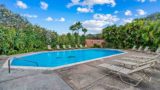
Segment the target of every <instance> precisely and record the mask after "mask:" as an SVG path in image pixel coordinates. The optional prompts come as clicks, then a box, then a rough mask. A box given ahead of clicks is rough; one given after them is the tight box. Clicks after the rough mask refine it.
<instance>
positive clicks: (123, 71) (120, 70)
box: [99, 63, 152, 86]
mask: <svg viewBox="0 0 160 90" xmlns="http://www.w3.org/2000/svg"><path fill="white" fill-rule="evenodd" d="M151 66H152V65H151V64H146V65H143V66H140V67H136V68H134V69H128V68H124V67H119V66H116V65H111V64H107V63H105V64H100V65H99V67H102V68H104V69H108V70H110V71H112V73H115V74H117V75H118V76H119V77H120V79H121V81H122V82H124V83H126V84H130V85H133V86H137V85H139V84H140V83H141V82H142V81H143V80H144V79H145V78H146V77H147V76H148V75H146V73H143V74H144V75H143V76H141V75H138V76H139V77H137V76H136V78H137V79H138V81H137V82H136V83H135V84H133V83H130V82H127V81H125V80H124V79H123V78H122V76H126V77H128V78H130V79H132V80H136V79H135V78H133V77H132V75H133V74H135V73H137V72H139V71H144V70H145V69H147V68H150V67H151ZM149 80H150V78H149Z"/></svg>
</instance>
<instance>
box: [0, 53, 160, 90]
mask: <svg viewBox="0 0 160 90" xmlns="http://www.w3.org/2000/svg"><path fill="white" fill-rule="evenodd" d="M127 52H128V53H127V54H124V55H120V56H114V57H110V58H106V59H101V60H97V61H92V62H88V63H83V64H79V65H75V66H70V67H66V68H61V69H57V70H49V71H48V70H26V69H25V70H24V69H12V70H11V74H8V70H7V69H5V68H2V67H1V66H2V65H3V63H4V62H5V60H0V90H159V88H160V70H152V69H147V72H148V73H149V74H150V75H151V77H152V79H151V81H150V82H148V81H144V82H142V83H141V84H140V85H139V86H138V87H133V86H130V85H128V84H125V83H122V82H121V81H120V79H119V78H118V77H117V76H116V75H113V74H109V73H108V71H104V70H102V69H99V68H97V66H98V65H99V64H101V63H114V62H113V61H112V60H113V59H118V58H121V57H125V56H129V55H146V54H144V53H139V52H132V51H127ZM147 56H149V55H147ZM158 69H159V67H158Z"/></svg>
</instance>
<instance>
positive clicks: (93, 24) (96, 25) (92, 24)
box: [82, 20, 106, 31]
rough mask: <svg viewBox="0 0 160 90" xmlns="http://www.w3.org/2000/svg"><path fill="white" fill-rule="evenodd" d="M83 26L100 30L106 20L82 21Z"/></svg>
mask: <svg viewBox="0 0 160 90" xmlns="http://www.w3.org/2000/svg"><path fill="white" fill-rule="evenodd" d="M82 25H83V27H85V28H87V29H88V30H92V31H100V30H102V29H103V27H104V26H105V25H106V22H105V21H99V20H86V21H84V22H82Z"/></svg>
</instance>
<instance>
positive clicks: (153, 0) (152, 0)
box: [149, 0, 157, 2]
mask: <svg viewBox="0 0 160 90" xmlns="http://www.w3.org/2000/svg"><path fill="white" fill-rule="evenodd" d="M149 1H150V2H156V1H157V0H149Z"/></svg>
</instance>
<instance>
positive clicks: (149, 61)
mask: <svg viewBox="0 0 160 90" xmlns="http://www.w3.org/2000/svg"><path fill="white" fill-rule="evenodd" d="M159 58H160V54H159V55H156V56H154V57H152V58H148V59H145V60H144V59H143V60H142V59H134V60H135V61H136V62H132V61H133V59H132V60H125V59H118V60H113V61H114V62H117V63H120V64H123V65H124V66H126V65H129V66H131V68H133V67H138V66H142V65H145V64H152V63H158V61H159ZM140 61H141V62H140Z"/></svg>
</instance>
